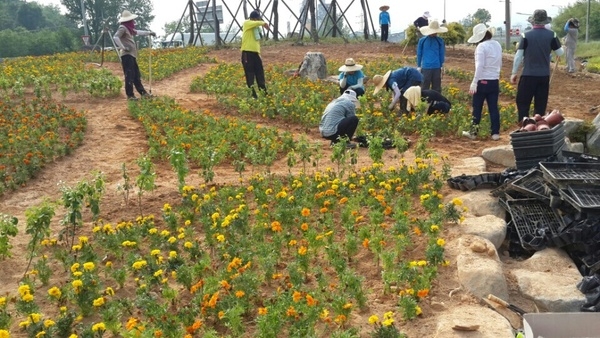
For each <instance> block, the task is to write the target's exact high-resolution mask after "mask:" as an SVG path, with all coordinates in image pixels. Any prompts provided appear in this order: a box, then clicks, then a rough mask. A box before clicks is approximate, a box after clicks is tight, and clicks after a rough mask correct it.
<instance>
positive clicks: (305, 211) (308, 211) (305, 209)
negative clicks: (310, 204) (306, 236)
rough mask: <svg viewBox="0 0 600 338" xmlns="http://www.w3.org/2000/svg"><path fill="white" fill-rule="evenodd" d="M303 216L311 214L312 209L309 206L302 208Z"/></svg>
mask: <svg viewBox="0 0 600 338" xmlns="http://www.w3.org/2000/svg"><path fill="white" fill-rule="evenodd" d="M301 214H302V216H304V217H308V216H310V209H309V208H302V212H301Z"/></svg>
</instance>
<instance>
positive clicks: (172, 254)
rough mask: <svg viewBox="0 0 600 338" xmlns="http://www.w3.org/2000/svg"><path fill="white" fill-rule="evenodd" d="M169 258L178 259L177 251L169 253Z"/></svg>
mask: <svg viewBox="0 0 600 338" xmlns="http://www.w3.org/2000/svg"><path fill="white" fill-rule="evenodd" d="M169 258H171V259H175V258H177V251H169Z"/></svg>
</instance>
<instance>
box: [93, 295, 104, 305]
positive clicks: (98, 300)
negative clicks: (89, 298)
mask: <svg viewBox="0 0 600 338" xmlns="http://www.w3.org/2000/svg"><path fill="white" fill-rule="evenodd" d="M93 305H94V306H95V307H100V306H102V305H104V297H100V298H96V299H94V302H93Z"/></svg>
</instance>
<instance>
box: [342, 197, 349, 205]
mask: <svg viewBox="0 0 600 338" xmlns="http://www.w3.org/2000/svg"><path fill="white" fill-rule="evenodd" d="M346 202H348V197H342V198H341V199H340V204H346Z"/></svg>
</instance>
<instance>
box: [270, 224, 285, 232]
mask: <svg viewBox="0 0 600 338" xmlns="http://www.w3.org/2000/svg"><path fill="white" fill-rule="evenodd" d="M271 230H273V231H274V232H281V231H282V230H283V228H282V227H281V223H279V222H278V221H273V222H271Z"/></svg>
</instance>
